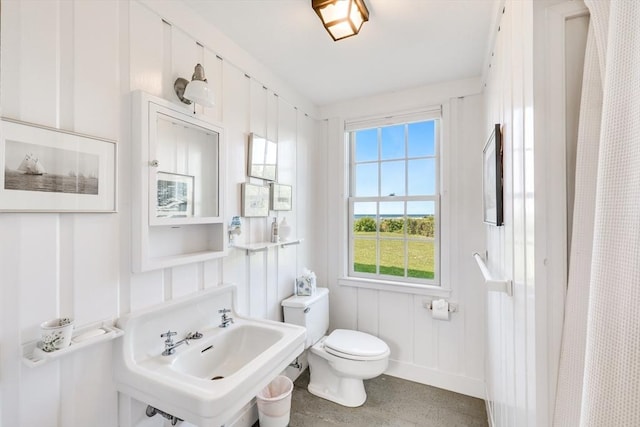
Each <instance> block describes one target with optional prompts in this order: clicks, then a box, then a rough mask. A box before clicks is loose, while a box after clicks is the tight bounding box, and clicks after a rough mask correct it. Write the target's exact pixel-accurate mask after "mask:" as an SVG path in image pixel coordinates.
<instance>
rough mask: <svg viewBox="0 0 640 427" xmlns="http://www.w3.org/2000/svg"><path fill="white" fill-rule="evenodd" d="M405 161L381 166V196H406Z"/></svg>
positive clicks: (385, 163)
mask: <svg viewBox="0 0 640 427" xmlns="http://www.w3.org/2000/svg"><path fill="white" fill-rule="evenodd" d="M404 165H405V162H404V161H399V162H384V163H381V164H380V174H381V175H382V177H381V178H382V179H381V182H380V186H381V188H380V195H381V196H404V195H405V188H404V187H405V175H404V173H405V172H404Z"/></svg>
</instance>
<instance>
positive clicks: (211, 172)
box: [149, 111, 220, 223]
mask: <svg viewBox="0 0 640 427" xmlns="http://www.w3.org/2000/svg"><path fill="white" fill-rule="evenodd" d="M152 123H153V122H152ZM155 125H156V126H155V138H151V141H152V144H153V145H155V147H153V146H152V147H151V153H154V152H155V155H153V156H152V157H153V159H152V160H151V162H152V163H151V166H152V167H151V168H150V174H151V175H150V179H149V182H150V184H151V191H150V194H149V196H150V200H149V202H150V205H149V206H152V207H153V209H150V211H149V213H150V215H151V217H153V218H154V221H152V223H158V221H155V220H157V219H161V218H193V219H198V218H207V217H217V216H219V204H218V187H219V185H218V180H219V173H218V160H219V142H220V141H219V139H220V134H219V132H217V131H216V130H214V129H208V128H205V127H203V126H202V125H200V124H196V123H193V122H191V121H187V119H186V118H177V117H173V116H171V115H167V114H165V113H163V112H161V111H158V112H157V113H156V114H155ZM151 132H153V130H152V131H151ZM151 153H150V154H151ZM160 222H162V221H160Z"/></svg>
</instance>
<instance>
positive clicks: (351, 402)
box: [307, 374, 367, 408]
mask: <svg viewBox="0 0 640 427" xmlns="http://www.w3.org/2000/svg"><path fill="white" fill-rule="evenodd" d="M312 375H313V374H312ZM335 386H336V387H337V390H336V392H333V391H332V390H331V389H330V388H329V387H327V386H326V384H325V385H323V384H321V383H319V384H316V383H313V381H310V382H309V386H308V387H307V390H309V393H311V394H313V395H314V396H318V397H321V398H323V399H326V400H330V401H331V402H335V403H337V404H339V405H342V406H347V407H349V408H355V407H357V406H361V405H362V404H363V403H364V402H365V401H366V400H367V393H366V392H365V391H364V383H363V382H362V380H360V379H356V378H341V379H339V381H338V383H337V384H335Z"/></svg>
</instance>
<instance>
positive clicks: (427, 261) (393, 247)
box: [353, 232, 435, 279]
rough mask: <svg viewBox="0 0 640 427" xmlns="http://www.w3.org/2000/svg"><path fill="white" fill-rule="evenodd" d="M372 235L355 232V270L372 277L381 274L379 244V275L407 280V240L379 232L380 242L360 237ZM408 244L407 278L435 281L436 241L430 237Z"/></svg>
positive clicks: (408, 242) (371, 234)
mask: <svg viewBox="0 0 640 427" xmlns="http://www.w3.org/2000/svg"><path fill="white" fill-rule="evenodd" d="M373 235H375V233H367V232H360V233H359V232H356V233H355V242H354V262H353V269H354V271H355V272H359V273H371V274H377V273H378V272H376V250H377V247H376V245H377V244H380V272H379V273H378V274H384V275H388V276H400V277H405V270H404V268H405V250H404V244H405V242H404V240H398V239H389V238H385V237H398V234H397V233H380V235H379V237H380V239H379V240H374V239H362V238H358V237H365V236H373ZM412 237H415V236H412ZM407 245H408V251H407V256H408V266H407V267H408V268H407V277H412V278H417V279H433V278H434V271H435V268H434V266H435V258H434V242H433V240H431V239H427V238H425V239H424V240H409V241H407Z"/></svg>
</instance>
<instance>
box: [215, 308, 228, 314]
mask: <svg viewBox="0 0 640 427" xmlns="http://www.w3.org/2000/svg"><path fill="white" fill-rule="evenodd" d="M218 313H220V314H227V313H231V309H228V308H223V309H222V310H218Z"/></svg>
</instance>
